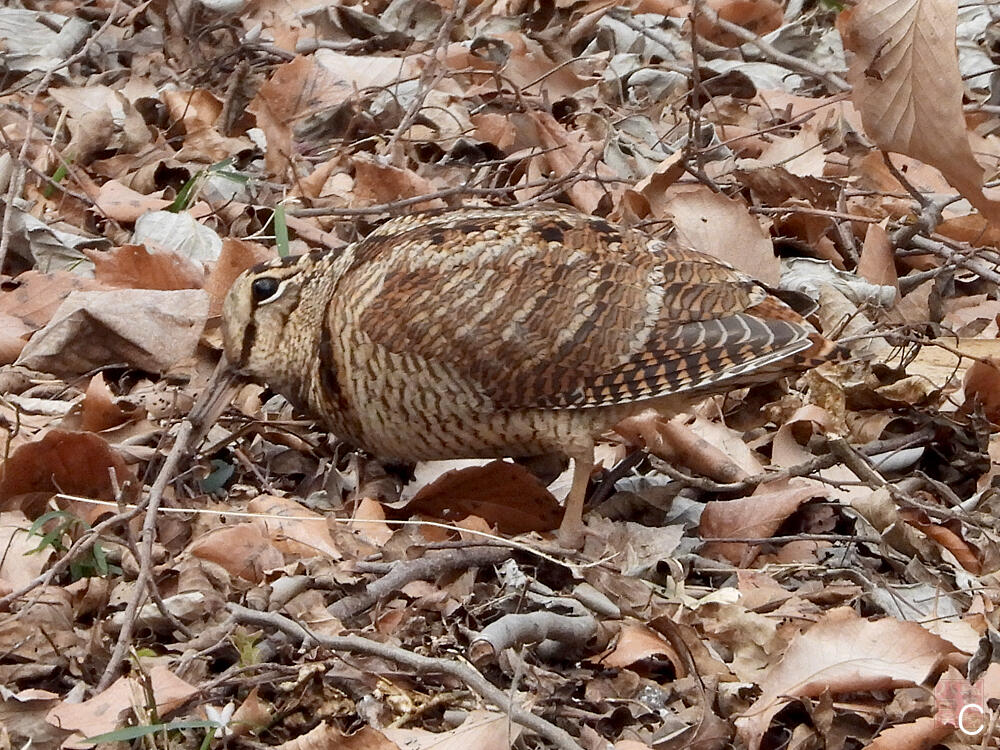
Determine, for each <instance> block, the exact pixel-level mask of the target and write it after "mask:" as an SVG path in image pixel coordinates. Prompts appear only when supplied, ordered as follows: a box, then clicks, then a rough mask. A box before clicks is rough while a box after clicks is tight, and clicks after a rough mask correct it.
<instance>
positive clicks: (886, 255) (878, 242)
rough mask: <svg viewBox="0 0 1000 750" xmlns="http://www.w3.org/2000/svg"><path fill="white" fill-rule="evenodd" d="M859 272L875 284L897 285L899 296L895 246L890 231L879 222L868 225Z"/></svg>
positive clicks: (897, 294)
mask: <svg viewBox="0 0 1000 750" xmlns="http://www.w3.org/2000/svg"><path fill="white" fill-rule="evenodd" d="M857 272H858V275H859V276H862V277H864V278H865V279H867V280H868V281H870V282H871V283H873V284H879V285H881V286H893V287H896V296H897V297H898V296H899V275H898V274H897V273H896V256H895V248H893V246H892V242H891V241H890V240H889V234H888V232H886V231H885V229H884V228H883V227H882V226H881V225H879V224H869V225H868V230H867V231H866V232H865V244H864V247H863V248H862V250H861V259H860V260H859V261H858V271H857Z"/></svg>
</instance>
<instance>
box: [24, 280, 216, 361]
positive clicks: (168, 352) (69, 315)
mask: <svg viewBox="0 0 1000 750" xmlns="http://www.w3.org/2000/svg"><path fill="white" fill-rule="evenodd" d="M207 317H208V295H207V294H206V293H205V292H203V291H202V290H200V289H185V290H178V291H166V292H165V291H155V290H144V289H117V290H114V291H107V292H73V293H72V294H70V295H69V297H67V298H66V300H65V302H63V303H62V305H60V306H59V309H58V310H56V312H55V315H54V316H53V318H52V320H50V321H49V323H48V324H47V325H46V326H45V327H44V328H42V329H41V330H40V331H38V332H37V333H36V334H35V335H34V336H32V337H31V341H29V342H28V345H27V346H26V347H24V350H23V351H22V352H21V356H20V357H18V360H17V363H18V364H21V365H24V366H25V367H31V368H34V369H39V370H44V371H46V372H54V373H57V374H59V373H62V374H67V375H77V374H79V373H83V372H87V371H88V370H93V369H96V368H98V367H104V366H107V365H108V364H111V363H120V364H125V365H130V366H132V367H137V368H139V369H141V370H146V371H147V372H165V371H166V370H168V369H170V368H171V367H172V366H173V365H176V364H177V363H178V362H180V361H181V360H183V359H185V358H187V357H190V356H191V355H192V354H193V353H194V351H195V347H196V346H197V345H198V340H199V338H200V337H201V332H202V329H203V328H204V326H205V320H206V319H207Z"/></svg>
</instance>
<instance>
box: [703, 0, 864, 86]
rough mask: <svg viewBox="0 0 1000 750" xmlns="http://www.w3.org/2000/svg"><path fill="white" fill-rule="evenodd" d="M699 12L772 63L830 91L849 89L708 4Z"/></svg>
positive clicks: (823, 71)
mask: <svg viewBox="0 0 1000 750" xmlns="http://www.w3.org/2000/svg"><path fill="white" fill-rule="evenodd" d="M701 12H702V13H703V14H704V15H705V16H706V17H707V18H708V19H709V20H710V21H711V22H712V23H713V24H715V25H716V26H718V27H719V28H720V29H722V30H723V31H726V32H728V33H730V34H732V35H733V36H735V37H736V38H738V39H742V40H743V41H744V42H747V43H748V44H752V45H753V46H754V47H756V48H757V49H758V50H760V53H761V54H762V55H763V56H764V57H766V58H767V59H768V60H770V61H771V62H773V63H776V64H778V65H781V66H782V67H784V68H788V69H789V70H795V71H797V72H799V73H805V74H806V75H808V76H812V77H813V78H816V79H818V80H820V81H823V83H825V84H826V86H827V88H828V89H830V90H831V91H835V92H838V91H850V90H851V84H849V83H848V82H847V81H845V80H844V79H843V78H841V77H840V76H839V75H837V74H836V73H833V72H831V71H829V70H825V69H824V68H822V67H820V66H819V65H815V64H813V63H811V62H809V61H808V60H802V59H800V58H798V57H793V56H792V55H788V54H785V53H784V52H782V51H781V50H779V49H777V48H776V47H774V46H773V45H772V44H770V43H769V42H766V41H764V40H763V39H761V38H760V37H759V36H758V35H757V34H754V33H753V32H752V31H750V30H748V29H744V28H743V27H742V26H740V25H739V24H735V23H733V22H732V21H727V20H726V19H724V18H722V17H720V16H719V14H718V13H716V12H715V10H714V9H712V8H711V7H710V6H707V5H705V6H703V7H702V9H701Z"/></svg>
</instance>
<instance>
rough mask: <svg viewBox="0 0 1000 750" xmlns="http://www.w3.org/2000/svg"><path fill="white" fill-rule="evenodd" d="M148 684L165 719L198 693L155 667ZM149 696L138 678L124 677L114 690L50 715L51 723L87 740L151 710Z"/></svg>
mask: <svg viewBox="0 0 1000 750" xmlns="http://www.w3.org/2000/svg"><path fill="white" fill-rule="evenodd" d="M144 680H145V681H148V686H149V693H148V694H149V695H151V696H153V698H154V700H155V701H156V710H157V712H158V713H159V715H161V716H165V715H167V714H169V713H170V712H171V711H173V710H174V709H176V708H178V707H180V706H181V705H182V704H184V702H185V701H187V700H188V699H189V698H191V696H193V695H195V694H196V693H197V692H198V689H197V688H196V687H194V686H193V685H190V684H188V683H187V682H185V681H184V680H182V679H181V678H180V677H178V676H177V675H175V674H173V673H172V672H171V671H170V670H169V669H167V668H166V667H162V666H157V667H153V668H152V669H151V670H150V671H149V674H148V675H146V677H145V678H144ZM146 696H147V692H146V690H145V689H144V687H143V683H142V682H140V681H139V680H138V679H137V678H135V677H120V678H118V679H117V680H115V682H114V683H112V685H111V687H109V688H108V689H107V690H105V691H104V692H102V693H99V694H97V695H95V696H94V697H93V698H91V699H89V700H86V701H83V702H82V703H68V702H63V703H62V704H61V705H59V706H56V707H55V708H53V709H52V710H51V711H49V714H48V716H47V717H46V718H47V719H48V721H49V723H51V724H54V725H55V726H57V727H62V728H63V729H75V730H76V731H78V732H79V733H80V734H81V735H83V736H85V737H93V736H95V735H98V734H103V733H105V732H111V731H114V730H115V729H118V728H119V727H121V726H122V725H123V723H122V720H123V719H125V718H128V716H129V714H130V713H131V712H132V710H133V708H135V709H141V708H147V709H148V708H150V706H147V705H146Z"/></svg>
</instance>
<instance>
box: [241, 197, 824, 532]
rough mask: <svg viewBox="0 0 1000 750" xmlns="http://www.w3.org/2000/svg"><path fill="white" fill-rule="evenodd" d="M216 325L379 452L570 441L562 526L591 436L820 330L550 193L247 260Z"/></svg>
mask: <svg viewBox="0 0 1000 750" xmlns="http://www.w3.org/2000/svg"><path fill="white" fill-rule="evenodd" d="M223 333H224V338H225V350H226V355H227V358H228V359H229V360H230V362H231V363H233V365H234V366H235V367H236V368H238V369H239V370H241V371H242V372H244V373H246V374H248V375H250V376H252V377H255V378H258V379H260V380H262V381H264V382H266V383H267V384H269V385H270V386H271V387H272V388H274V389H275V390H277V391H278V392H280V393H282V394H284V395H285V396H286V397H288V399H289V400H290V401H291V402H292V403H293V404H294V405H296V406H297V407H298V408H300V409H302V410H303V411H305V412H308V413H309V414H311V415H313V416H314V417H316V418H317V419H319V420H320V422H321V423H322V424H323V426H324V427H325V428H327V429H329V430H330V431H331V432H333V433H334V434H335V435H337V436H338V437H340V438H342V439H344V440H347V441H349V442H351V443H353V444H354V445H356V446H358V447H361V448H364V449H366V450H368V451H370V452H372V453H373V454H374V455H376V456H378V457H380V458H382V459H386V460H392V461H396V462H411V461H416V460H421V459H441V458H458V457H480V456H481V457H498V456H529V455H537V454H543V453H552V452H559V453H563V454H565V455H567V456H569V457H570V458H572V459H573V460H574V477H573V485H572V489H571V491H570V495H569V498H568V499H567V510H566V515H565V518H564V521H563V530H564V531H566V532H567V533H568V534H569V535H570V536H573V535H575V533H576V532H578V530H579V528H580V524H581V514H582V507H583V501H584V495H585V493H586V488H587V482H588V480H589V476H590V472H591V470H592V468H593V446H594V438H595V436H597V435H599V434H600V433H602V432H604V431H605V430H607V429H609V428H611V427H612V426H613V425H614V424H615V423H617V422H619V421H620V420H622V419H624V418H625V417H627V416H631V415H633V414H636V413H638V412H640V411H642V410H644V409H647V408H649V407H653V408H656V409H658V410H660V411H661V412H664V413H666V414H668V415H669V414H674V413H677V412H679V411H683V410H684V409H685V408H686V407H687V406H688V405H689V404H690V403H691V402H692V401H695V400H698V399H700V398H703V397H704V396H706V395H709V394H712V393H718V392H724V391H727V390H729V389H732V388H736V387H740V386H743V385H747V384H750V383H754V382H762V381H768V380H773V379H775V378H778V377H781V376H782V375H784V374H788V373H790V372H794V371H798V370H803V369H806V368H808V367H810V366H812V365H814V364H818V363H820V362H822V361H824V360H825V359H826V358H828V357H829V356H830V355H831V354H832V353H833V352H834V351H835V349H836V346H835V344H834V343H833V342H831V341H829V340H827V339H825V338H824V337H823V336H821V335H820V334H819V333H817V332H816V331H815V330H814V329H813V327H812V326H811V325H810V324H809V323H808V322H807V321H805V320H804V319H803V318H802V317H801V316H800V315H798V314H797V313H796V312H794V311H793V310H792V309H791V308H790V307H788V306H787V305H786V304H785V303H784V302H782V301H780V300H779V299H778V298H777V297H775V296H774V295H772V294H771V293H770V292H769V291H768V290H767V289H766V288H765V287H764V286H762V285H761V284H759V283H758V282H756V281H754V280H753V279H751V278H749V277H748V276H746V275H744V274H742V273H740V272H739V271H736V270H735V269H733V268H732V267H730V266H728V265H726V264H724V263H721V262H719V261H718V260H715V259H714V258H711V257H709V256H706V255H703V254H701V253H697V252H693V251H688V250H683V249H679V248H677V247H674V246H672V245H671V244H670V243H668V242H666V241H663V240H660V239H655V238H653V237H651V236H649V235H647V234H645V233H643V232H641V231H638V230H636V229H631V228H624V227H616V226H613V225H611V224H609V223H608V222H606V221H604V220H602V219H599V218H595V217H592V216H587V215H584V214H581V213H579V212H577V211H575V210H573V209H570V208H567V207H561V206H558V207H538V208H530V209H526V210H519V209H503V208H465V209H456V210H452V211H445V212H440V213H422V214H413V215H409V216H404V217H400V218H397V219H392V220H390V221H387V222H386V223H384V224H382V225H381V226H380V227H378V228H377V229H375V231H373V232H372V233H371V234H370V235H368V237H366V238H365V239H363V240H361V241H360V242H356V243H354V244H352V245H349V246H348V247H347V248H345V249H343V250H342V251H339V252H330V253H325V254H324V253H310V254H308V255H304V256H300V257H298V258H282V259H280V260H277V261H274V262H271V263H267V264H264V265H262V266H258V267H256V268H254V269H252V270H250V271H247V272H246V273H244V274H243V275H242V276H240V278H239V279H237V281H236V283H235V284H234V285H233V288H232V289H231V291H230V292H229V295H228V297H227V299H226V302H225V307H224V311H223Z"/></svg>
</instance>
